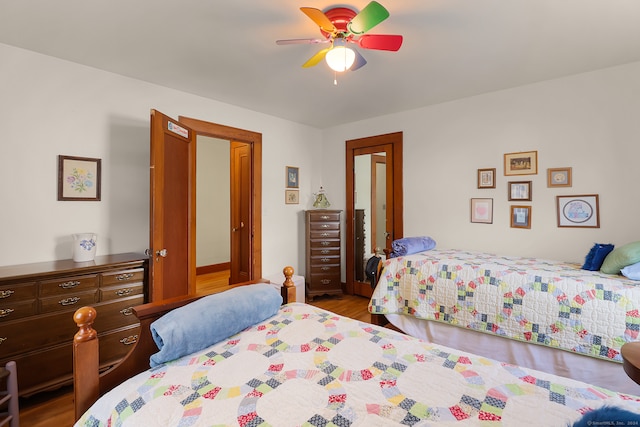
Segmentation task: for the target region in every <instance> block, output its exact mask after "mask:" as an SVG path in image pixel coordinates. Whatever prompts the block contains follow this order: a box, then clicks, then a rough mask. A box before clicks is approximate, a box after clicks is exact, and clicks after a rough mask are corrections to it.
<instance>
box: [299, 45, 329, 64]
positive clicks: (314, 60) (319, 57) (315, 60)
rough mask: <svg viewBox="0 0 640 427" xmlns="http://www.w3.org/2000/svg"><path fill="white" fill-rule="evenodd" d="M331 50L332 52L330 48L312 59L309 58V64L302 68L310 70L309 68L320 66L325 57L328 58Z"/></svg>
mask: <svg viewBox="0 0 640 427" xmlns="http://www.w3.org/2000/svg"><path fill="white" fill-rule="evenodd" d="M330 50H331V48H330V47H328V48H326V49H322V50H321V51H319V52H318V53H316V54H315V55H313V56H312V57H311V58H309V60H308V61H307V62H305V63H304V64H302V68H309V67H313V66H314V65H318V63H319V62H320V61H322V60H323V59H324V57H325V56H327V52H329V51H330Z"/></svg>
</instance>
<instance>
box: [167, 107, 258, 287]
mask: <svg viewBox="0 0 640 427" xmlns="http://www.w3.org/2000/svg"><path fill="white" fill-rule="evenodd" d="M178 119H179V121H180V122H181V123H184V124H185V125H186V126H188V127H189V128H191V129H192V130H193V131H194V132H195V133H196V134H197V135H205V136H210V137H214V138H220V139H226V140H229V141H240V142H246V143H248V144H251V169H252V182H251V187H252V192H251V196H252V200H251V216H252V223H253V230H252V235H253V238H252V239H251V248H250V253H251V258H252V260H251V262H252V263H253V265H252V268H251V278H250V280H256V279H259V278H261V277H262V134H261V133H257V132H252V131H248V130H244V129H239V128H234V127H230V126H224V125H220V124H216V123H211V122H207V121H204V120H199V119H193V118H190V117H183V116H179V117H178ZM196 221H197V218H196Z"/></svg>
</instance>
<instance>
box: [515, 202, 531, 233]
mask: <svg viewBox="0 0 640 427" xmlns="http://www.w3.org/2000/svg"><path fill="white" fill-rule="evenodd" d="M511 227H512V228H531V206H511Z"/></svg>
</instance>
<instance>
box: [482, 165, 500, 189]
mask: <svg viewBox="0 0 640 427" xmlns="http://www.w3.org/2000/svg"><path fill="white" fill-rule="evenodd" d="M478 188H496V168H493V169H478Z"/></svg>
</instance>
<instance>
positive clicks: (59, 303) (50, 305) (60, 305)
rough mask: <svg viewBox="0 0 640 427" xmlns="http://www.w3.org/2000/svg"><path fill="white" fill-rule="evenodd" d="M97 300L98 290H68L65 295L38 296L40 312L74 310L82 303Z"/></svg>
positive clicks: (87, 303) (90, 302)
mask: <svg viewBox="0 0 640 427" xmlns="http://www.w3.org/2000/svg"><path fill="white" fill-rule="evenodd" d="M96 302H98V290H97V289H94V290H92V291H86V292H77V291H76V292H69V293H68V294H65V295H56V296H53V297H48V298H40V314H44V313H52V312H54V311H63V310H64V311H74V310H76V309H78V308H80V307H82V306H84V305H93V304H95V303H96Z"/></svg>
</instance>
